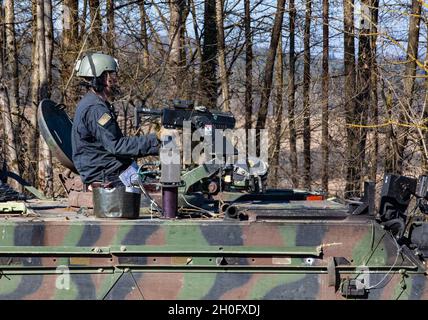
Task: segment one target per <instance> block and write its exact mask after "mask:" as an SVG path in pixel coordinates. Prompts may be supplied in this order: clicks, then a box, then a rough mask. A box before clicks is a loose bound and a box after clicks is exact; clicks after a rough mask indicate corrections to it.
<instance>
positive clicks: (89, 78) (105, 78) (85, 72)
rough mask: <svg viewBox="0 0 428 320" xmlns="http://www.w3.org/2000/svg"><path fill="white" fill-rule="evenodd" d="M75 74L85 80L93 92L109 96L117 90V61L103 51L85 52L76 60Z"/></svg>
mask: <svg viewBox="0 0 428 320" xmlns="http://www.w3.org/2000/svg"><path fill="white" fill-rule="evenodd" d="M75 70H76V75H77V76H78V77H81V78H83V79H84V80H85V83H86V84H87V86H89V87H91V88H92V89H93V90H94V91H95V92H99V93H104V94H106V95H107V96H109V97H112V96H114V95H115V94H117V93H118V92H119V88H118V82H117V72H118V71H119V64H118V61H117V60H116V59H115V58H113V57H112V56H109V55H107V54H103V53H87V54H86V55H85V56H84V57H83V58H81V59H79V60H77V61H76V66H75Z"/></svg>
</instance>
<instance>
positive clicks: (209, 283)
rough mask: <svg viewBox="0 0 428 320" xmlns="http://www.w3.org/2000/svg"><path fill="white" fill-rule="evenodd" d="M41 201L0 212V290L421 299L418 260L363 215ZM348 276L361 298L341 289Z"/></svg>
mask: <svg viewBox="0 0 428 320" xmlns="http://www.w3.org/2000/svg"><path fill="white" fill-rule="evenodd" d="M47 207H48V206H46V208H47ZM43 209H44V207H43V205H41V204H39V206H38V207H37V208H36V207H33V210H32V211H30V212H29V213H27V214H26V216H22V215H19V216H13V215H8V216H5V215H0V299H346V298H348V299H349V298H364V299H428V281H427V280H428V278H427V272H426V265H425V264H424V262H422V261H419V260H418V259H416V257H415V256H414V254H413V253H412V252H411V251H410V250H408V249H407V248H406V247H400V246H398V245H397V243H396V242H395V240H394V239H393V238H392V237H391V236H390V234H389V233H388V232H386V231H385V230H384V229H382V228H381V226H380V225H378V224H377V223H376V222H375V221H374V219H373V218H372V217H370V216H352V215H349V216H346V217H341V218H340V219H298V218H296V217H295V218H293V219H290V220H281V219H250V220H248V221H239V220H222V219H177V220H174V221H171V220H161V219H151V218H150V217H147V218H144V219H137V220H123V219H122V220H121V219H96V218H94V217H93V216H86V215H84V214H81V211H79V213H76V212H72V211H68V210H69V209H68V208H59V209H54V210H45V212H44V211H43ZM31 212H33V214H31ZM352 279H359V280H361V281H360V282H362V283H364V285H365V288H366V290H365V291H366V295H365V296H364V297H353V296H346V294H344V290H343V286H344V285H345V284H346V283H348V282H349V281H350V280H352Z"/></svg>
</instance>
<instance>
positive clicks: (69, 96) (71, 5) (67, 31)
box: [59, 0, 79, 111]
mask: <svg viewBox="0 0 428 320" xmlns="http://www.w3.org/2000/svg"><path fill="white" fill-rule="evenodd" d="M78 9H79V2H78V0H64V3H63V17H62V19H63V29H62V42H61V55H60V57H61V59H60V61H61V65H62V67H61V68H60V70H59V72H60V75H61V77H60V78H61V96H62V102H63V103H64V104H65V105H66V106H67V110H68V111H72V110H73V109H74V106H75V105H76V102H77V94H76V90H75V89H74V88H73V89H72V88H70V87H67V85H68V81H69V79H70V77H71V75H72V73H73V68H74V64H75V62H76V59H77V52H78V51H79V48H78V42H79V16H78Z"/></svg>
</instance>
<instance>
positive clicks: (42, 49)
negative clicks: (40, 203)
mask: <svg viewBox="0 0 428 320" xmlns="http://www.w3.org/2000/svg"><path fill="white" fill-rule="evenodd" d="M46 1H50V0H37V42H38V49H39V50H38V52H39V84H40V87H39V101H41V100H42V99H45V98H48V97H49V90H48V78H49V77H48V74H47V70H48V68H47V61H46V50H49V47H50V45H51V44H49V43H48V42H49V39H48V38H46V36H45V30H46V29H47V28H49V27H48V24H49V21H48V18H49V17H50V16H51V15H52V12H45V11H44V2H46ZM39 148H40V149H39V164H40V167H39V188H40V189H41V190H42V191H43V192H44V193H45V194H46V195H48V196H52V195H53V171H52V156H51V154H50V151H49V148H48V146H47V144H46V142H45V141H44V139H43V137H42V136H40V139H39Z"/></svg>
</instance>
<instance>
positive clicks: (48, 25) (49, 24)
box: [44, 0, 53, 97]
mask: <svg viewBox="0 0 428 320" xmlns="http://www.w3.org/2000/svg"><path fill="white" fill-rule="evenodd" d="M44 24H45V59H46V74H47V78H48V83H47V96H46V97H50V96H51V87H52V56H53V19H52V0H45V1H44Z"/></svg>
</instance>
